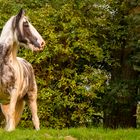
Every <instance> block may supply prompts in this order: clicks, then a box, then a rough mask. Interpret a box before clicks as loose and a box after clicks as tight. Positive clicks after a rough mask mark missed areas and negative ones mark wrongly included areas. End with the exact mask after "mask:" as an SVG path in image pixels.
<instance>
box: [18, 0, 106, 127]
mask: <svg viewBox="0 0 140 140" xmlns="http://www.w3.org/2000/svg"><path fill="white" fill-rule="evenodd" d="M88 6H89V3H86V2H84V1H81V2H79V3H75V2H73V1H72V2H68V3H66V4H64V5H62V6H61V8H60V9H59V10H58V9H57V10H56V9H55V8H53V7H52V6H51V5H49V4H46V5H45V6H43V7H42V8H41V9H38V10H36V11H34V12H32V11H30V10H29V11H28V14H29V17H30V18H31V21H33V24H34V25H35V27H37V28H38V30H39V32H40V33H41V34H42V35H43V37H44V38H45V40H46V47H45V49H44V51H43V52H41V53H37V54H34V55H33V54H31V53H30V52H29V51H24V50H20V52H21V56H23V54H24V56H23V57H25V58H26V59H27V60H29V61H30V62H31V63H32V64H33V66H34V69H35V73H36V77H37V82H38V86H39V98H38V103H39V106H38V108H39V116H40V120H41V124H42V125H43V126H48V127H54V128H63V127H72V126H88V125H93V124H96V123H98V121H99V119H100V118H101V112H100V111H99V105H98V103H97V101H98V100H100V97H98V95H97V94H98V93H103V91H104V84H105V81H106V79H107V76H106V72H105V71H104V70H102V69H100V67H101V66H98V65H97V63H100V62H102V61H103V59H104V52H103V49H102V48H101V47H99V45H98V39H97V38H96V37H94V36H96V34H97V33H98V31H97V30H96V29H94V28H93V27H94V26H96V25H97V22H96V23H95V22H94V21H96V19H97V17H96V16H90V15H92V14H94V15H96V14H97V13H94V12H95V11H94V9H93V8H91V9H89V11H87V13H86V10H87V9H86V7H88ZM96 10H97V9H96ZM87 15H88V17H87ZM89 22H90V24H89ZM100 22H101V21H99V23H100ZM23 52H24V53H23ZM26 114H28V110H27V112H26ZM23 120H26V121H27V119H26V118H25V116H23ZM29 120H30V117H29ZM22 124H24V123H23V122H22ZM26 124H27V123H26Z"/></svg>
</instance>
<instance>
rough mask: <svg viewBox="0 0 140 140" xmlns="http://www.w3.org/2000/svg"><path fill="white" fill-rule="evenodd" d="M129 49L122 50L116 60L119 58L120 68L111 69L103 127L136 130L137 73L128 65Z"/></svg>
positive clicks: (116, 55)
mask: <svg viewBox="0 0 140 140" xmlns="http://www.w3.org/2000/svg"><path fill="white" fill-rule="evenodd" d="M130 53H131V48H126V49H125V48H122V49H121V50H120V51H118V53H116V52H114V56H115V57H116V58H120V59H119V60H120V67H119V68H112V72H111V82H110V83H113V84H112V85H113V86H111V91H109V92H108V93H107V97H106V99H107V102H106V103H105V106H104V121H103V124H104V127H111V128H118V127H122V128H127V127H133V128H136V109H137V100H136V96H137V85H136V82H135V80H136V79H137V72H136V71H134V70H133V66H131V65H130V64H129V63H128V61H127V60H128V56H129V54H130Z"/></svg>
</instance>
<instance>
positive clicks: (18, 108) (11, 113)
mask: <svg viewBox="0 0 140 140" xmlns="http://www.w3.org/2000/svg"><path fill="white" fill-rule="evenodd" d="M44 45H45V42H44V40H43V39H42V37H41V35H40V34H39V33H38V32H37V30H36V29H35V28H34V27H33V26H32V25H31V23H30V22H29V21H28V20H27V17H26V16H25V12H24V10H22V9H21V10H20V12H19V13H18V14H17V15H16V16H12V17H11V18H10V19H9V20H8V21H7V23H6V24H5V26H4V27H3V30H2V33H1V36H0V103H1V109H2V112H3V114H4V116H5V119H6V127H5V129H6V130H7V131H12V130H14V129H15V127H16V126H17V124H18V122H19V120H20V117H21V114H22V112H23V108H24V99H25V98H26V99H27V102H28V104H29V107H30V109H31V113H32V120H33V124H34V126H35V129H36V130H39V118H38V115H37V102H36V100H37V85H36V81H35V76H34V71H33V68H32V66H31V64H30V63H28V62H27V61H26V60H24V59H22V58H19V57H17V49H18V46H26V47H28V48H30V49H31V50H33V51H39V50H43V48H44Z"/></svg>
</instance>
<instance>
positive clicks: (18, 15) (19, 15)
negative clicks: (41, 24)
mask: <svg viewBox="0 0 140 140" xmlns="http://www.w3.org/2000/svg"><path fill="white" fill-rule="evenodd" d="M24 15H25V11H24V10H23V9H22V8H21V9H20V11H19V13H18V14H17V17H18V18H19V19H20V18H21V17H23V16H24Z"/></svg>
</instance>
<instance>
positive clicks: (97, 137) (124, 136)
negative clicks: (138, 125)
mask: <svg viewBox="0 0 140 140" xmlns="http://www.w3.org/2000/svg"><path fill="white" fill-rule="evenodd" d="M0 140H140V130H139V129H118V130H110V129H107V130H106V129H102V128H91V129H89V128H76V129H75V128H71V129H63V130H54V129H41V130H40V131H35V130H29V129H24V130H23V129H16V131H13V132H5V131H4V130H3V129H0Z"/></svg>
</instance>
